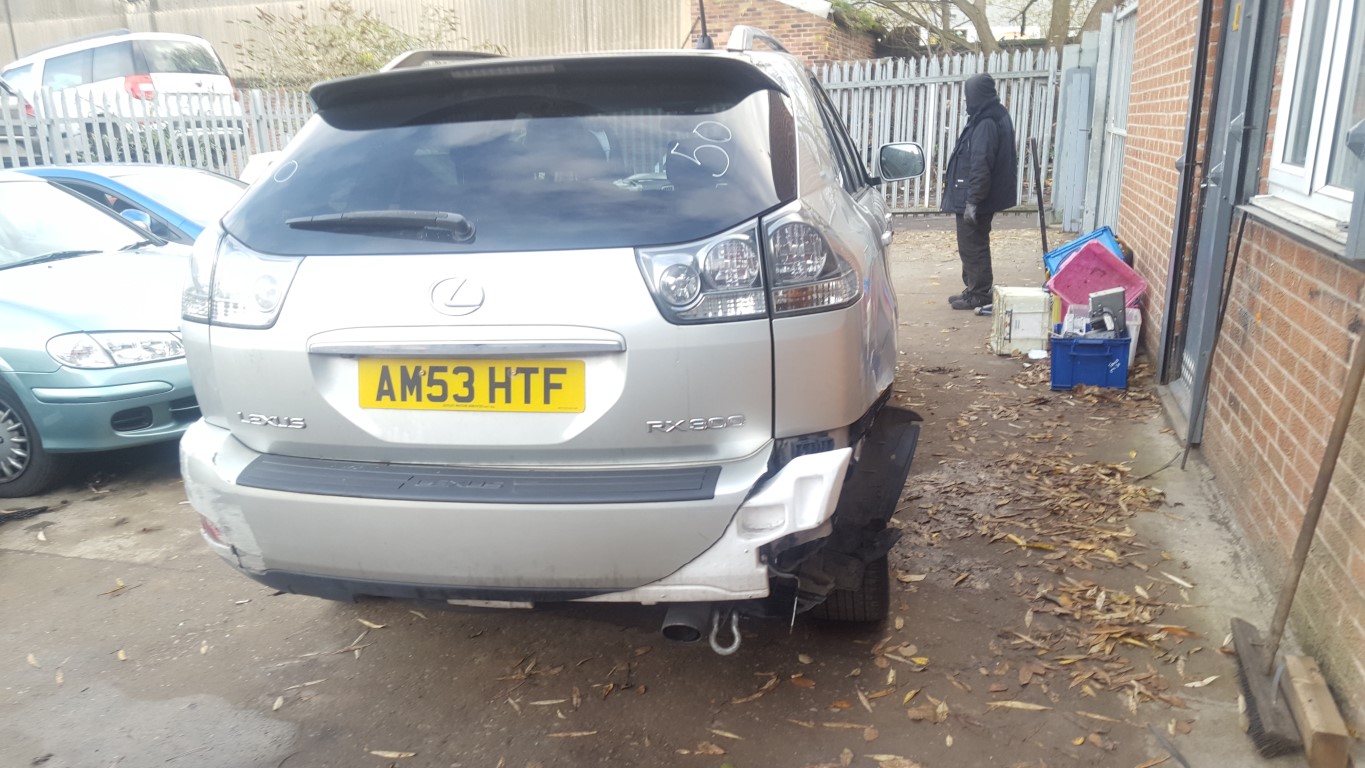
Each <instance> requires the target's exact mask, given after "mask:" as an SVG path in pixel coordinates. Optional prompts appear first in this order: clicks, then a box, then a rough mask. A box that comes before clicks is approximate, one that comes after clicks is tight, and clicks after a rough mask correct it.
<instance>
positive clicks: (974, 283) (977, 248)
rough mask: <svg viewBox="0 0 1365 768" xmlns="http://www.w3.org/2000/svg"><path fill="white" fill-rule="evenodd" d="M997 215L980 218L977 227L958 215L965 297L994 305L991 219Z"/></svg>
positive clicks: (958, 250) (977, 220) (959, 254)
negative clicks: (992, 299) (990, 302)
mask: <svg viewBox="0 0 1365 768" xmlns="http://www.w3.org/2000/svg"><path fill="white" fill-rule="evenodd" d="M994 216H995V214H993V213H987V214H977V217H976V226H975V227H973V226H972V225H971V224H968V223H967V220H966V219H964V218H963V217H962V214H960V213H959V214H958V215H957V255H958V256H959V257H960V258H961V259H962V285H963V286H964V290H963V294H962V295H963V296H965V297H967V298H969V299H984V300H986V301H990V299H991V286H992V285H994V284H995V274H994V273H993V272H992V271H991V219H992V218H993V217H994Z"/></svg>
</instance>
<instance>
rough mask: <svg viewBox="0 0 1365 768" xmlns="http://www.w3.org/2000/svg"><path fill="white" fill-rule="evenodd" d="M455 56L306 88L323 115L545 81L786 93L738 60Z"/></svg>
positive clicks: (663, 56)
mask: <svg viewBox="0 0 1365 768" xmlns="http://www.w3.org/2000/svg"><path fill="white" fill-rule="evenodd" d="M415 53H416V54H423V53H428V52H420V51H419V52H415ZM430 53H439V52H430ZM458 55H459V56H460V57H461V58H460V59H459V60H458V62H457V63H434V64H431V65H426V66H423V65H420V64H418V65H411V64H410V65H404V66H399V67H395V68H390V67H393V62H390V66H389V67H386V68H385V69H386V70H387V71H381V72H377V73H374V74H367V75H357V76H354V77H345V78H340V79H338V80H328V81H326V82H322V83H318V84H317V85H314V86H313V87H312V88H311V89H309V91H308V95H309V97H310V98H311V99H312V100H313V104H314V105H315V106H316V107H317V109H318V111H319V112H322V111H326V110H328V109H333V108H337V107H353V106H358V105H361V104H366V103H371V102H379V101H387V100H391V99H393V98H395V97H398V96H408V95H412V94H421V93H433V92H434V93H443V94H449V93H452V92H456V91H459V90H463V89H464V88H467V87H477V88H480V89H486V88H488V87H489V86H494V85H505V86H509V87H515V86H516V85H518V84H519V83H528V84H529V83H541V82H545V81H547V80H560V81H583V80H587V81H592V82H597V83H601V84H602V85H603V86H604V87H610V86H611V85H612V84H614V83H615V84H622V83H639V82H642V81H643V82H648V81H657V80H661V79H662V80H666V81H669V82H677V81H678V80H679V79H683V80H691V81H695V82H698V83H705V84H706V85H707V87H709V88H714V89H715V91H716V92H717V93H718V94H721V93H724V94H732V95H739V96H744V95H748V94H750V93H754V92H755V91H761V90H771V91H777V92H778V93H782V94H786V90H785V89H783V88H782V86H780V85H778V84H777V82H776V81H774V80H773V79H772V78H771V77H769V76H768V75H767V74H765V73H764V72H763V71H762V70H761V69H759V68H758V67H756V66H754V65H753V64H751V63H749V62H748V61H746V60H744V59H742V58H739V57H735V56H730V55H725V54H709V53H691V52H688V53H678V52H661V53H630V54H597V55H583V56H559V57H554V58H539V59H510V58H504V57H500V56H492V55H488V54H473V55H471V54H468V53H463V52H460V53H459V54H458ZM405 56H406V55H405ZM401 58H404V57H400V59H401Z"/></svg>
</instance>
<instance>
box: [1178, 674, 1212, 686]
mask: <svg viewBox="0 0 1365 768" xmlns="http://www.w3.org/2000/svg"><path fill="white" fill-rule="evenodd" d="M1218 678H1219V675H1210V676H1209V677H1206V678H1204V679H1203V680H1194V681H1192V682H1189V683H1185V687H1186V688H1203V687H1204V686H1206V685H1208V684H1209V683H1211V682H1213V681H1214V680H1217V679H1218Z"/></svg>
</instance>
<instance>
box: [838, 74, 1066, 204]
mask: <svg viewBox="0 0 1365 768" xmlns="http://www.w3.org/2000/svg"><path fill="white" fill-rule="evenodd" d="M1059 62H1060V59H1059V57H1058V55H1057V52H1056V51H1055V50H1016V51H1002V52H999V53H995V54H991V55H984V54H955V55H949V56H923V57H919V58H912V59H872V60H869V61H840V62H833V63H830V64H825V65H823V66H821V67H819V68H818V69H817V71H816V75H817V76H818V77H819V79H820V81H821V83H822V84H823V85H824V87H825V90H826V91H827V92H828V93H829V95H830V98H831V99H833V101H834V104H835V106H836V107H838V109H839V113H840V114H842V115H843V117H844V121H845V123H846V124H847V125H848V129H849V135H850V136H851V137H852V139H853V142H854V144H856V145H857V146H858V147H859V149H860V150H861V151H862V153H863V162H865V163H866V164H867V166H868V167H869V168H875V167H876V166H875V158H874V157H873V154H874V153H875V152H876V148H877V147H879V146H881V145H882V144H886V143H889V142H896V141H914V142H917V143H919V145H920V146H922V147H923V148H924V154H925V160H926V165H927V168H926V170H925V173H924V175H923V176H921V177H919V178H917V179H910V180H907V181H901V182H895V183H888V184H886V185H885V187H884V191H885V193H886V200H887V203H888V204H889V205H890V207H891V210H893V211H895V212H897V213H909V212H927V211H934V210H938V208H939V205H940V203H941V201H942V196H943V181H944V179H943V177H944V173H945V171H946V169H947V165H948V157H949V155H950V154H952V151H953V146H954V145H955V144H956V142H957V137H958V134H959V133H960V132H961V130H962V127H963V126H964V125H965V124H966V120H967V110H966V96H965V94H964V92H963V85H964V84H965V82H966V80H967V78H968V77H971V76H972V75H975V74H977V73H979V72H988V73H990V75H991V77H993V78H994V79H995V83H996V89H997V90H998V91H999V93H1000V100H1001V101H1002V102H1003V103H1004V105H1005V107H1006V108H1007V109H1008V110H1009V113H1010V117H1011V119H1012V120H1013V121H1014V130H1015V138H1016V140H1017V148H1018V151H1019V169H1018V170H1019V203H1020V205H1021V207H1035V202H1034V201H1035V197H1034V193H1033V170H1032V165H1031V163H1030V162H1029V157H1028V145H1029V139H1031V138H1036V139H1038V146H1039V154H1040V155H1041V157H1040V158H1039V160H1040V167H1041V173H1042V180H1043V188H1044V189H1043V193H1044V196H1045V197H1044V205H1047V196H1048V195H1049V184H1048V179H1049V172H1050V169H1051V164H1052V155H1053V152H1052V145H1053V136H1054V133H1055V131H1054V130H1053V111H1054V106H1055V103H1056V99H1057V83H1058V70H1059V66H1058V65H1059Z"/></svg>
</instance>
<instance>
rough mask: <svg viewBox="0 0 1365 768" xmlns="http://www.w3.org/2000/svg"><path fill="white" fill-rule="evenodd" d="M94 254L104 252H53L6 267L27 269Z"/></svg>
mask: <svg viewBox="0 0 1365 768" xmlns="http://www.w3.org/2000/svg"><path fill="white" fill-rule="evenodd" d="M92 253H104V251H100V250H94V251H53V252H52V253H45V254H43V255H42V256H39V257H37V258H33V259H29V260H28V261H21V262H19V263H17V264H8V265H6V266H9V267H26V266H28V265H30V264H42V263H44V262H48V261H61V260H62V259H74V258H75V257H77V256H88V255H90V254H92Z"/></svg>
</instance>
